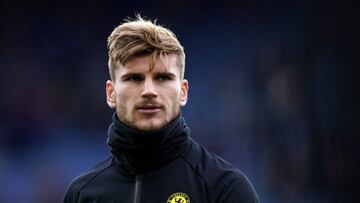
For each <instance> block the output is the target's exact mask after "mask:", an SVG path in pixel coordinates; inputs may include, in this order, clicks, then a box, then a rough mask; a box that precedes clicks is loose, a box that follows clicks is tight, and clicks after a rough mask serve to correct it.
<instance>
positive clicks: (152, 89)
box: [141, 79, 158, 98]
mask: <svg viewBox="0 0 360 203" xmlns="http://www.w3.org/2000/svg"><path fill="white" fill-rule="evenodd" d="M141 96H143V97H148V98H151V97H157V96H158V93H157V90H156V86H155V84H154V82H153V81H152V79H148V80H145V81H144V88H143V91H142V92H141Z"/></svg>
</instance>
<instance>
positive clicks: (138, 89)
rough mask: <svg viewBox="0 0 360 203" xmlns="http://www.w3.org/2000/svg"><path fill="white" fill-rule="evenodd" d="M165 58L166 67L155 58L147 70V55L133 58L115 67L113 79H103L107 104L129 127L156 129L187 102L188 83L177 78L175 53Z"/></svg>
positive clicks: (170, 118) (175, 114)
mask: <svg viewBox="0 0 360 203" xmlns="http://www.w3.org/2000/svg"><path fill="white" fill-rule="evenodd" d="M167 58H168V61H167V64H165V67H164V65H163V64H162V63H161V61H160V59H156V61H155V65H154V68H153V69H152V70H149V67H150V56H142V57H136V58H134V59H132V60H130V61H129V62H128V63H126V64H125V65H124V66H120V67H118V68H117V69H116V70H115V78H114V81H110V80H108V81H107V82H106V94H107V103H108V105H109V106H110V107H111V108H116V113H117V115H118V117H119V119H120V120H121V121H122V122H124V123H125V124H127V125H129V126H130V127H132V128H135V129H138V130H142V131H151V130H157V129H159V128H161V127H163V126H164V125H166V124H167V123H169V122H170V121H171V120H172V119H174V118H175V117H176V116H177V115H178V114H179V111H180V107H181V106H184V105H185V104H186V102H187V92H188V82H187V80H181V79H180V68H179V67H178V65H177V56H176V55H174V54H168V55H167Z"/></svg>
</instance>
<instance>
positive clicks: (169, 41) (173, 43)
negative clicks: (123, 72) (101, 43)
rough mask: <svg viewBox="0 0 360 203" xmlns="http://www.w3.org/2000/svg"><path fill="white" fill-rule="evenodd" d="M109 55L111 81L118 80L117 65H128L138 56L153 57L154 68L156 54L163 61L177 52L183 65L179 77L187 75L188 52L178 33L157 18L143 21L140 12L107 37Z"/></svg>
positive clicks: (178, 63) (151, 63)
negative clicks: (156, 19) (186, 52)
mask: <svg viewBox="0 0 360 203" xmlns="http://www.w3.org/2000/svg"><path fill="white" fill-rule="evenodd" d="M107 46H108V49H109V51H108V54H109V62H108V66H109V72H110V78H111V80H114V79H115V73H114V72H115V69H116V68H117V64H118V63H120V64H121V65H125V64H126V63H127V62H129V61H130V60H131V59H133V58H135V57H139V56H147V55H149V56H151V60H150V69H153V68H154V67H153V66H154V63H155V60H156V58H157V57H159V58H160V59H161V61H162V63H163V64H164V60H166V59H167V57H166V56H167V54H176V55H177V56H178V57H177V65H178V66H179V68H180V78H181V79H183V78H184V72H185V52H184V47H183V46H182V45H181V44H180V42H179V41H178V39H177V38H176V36H175V34H174V33H173V32H172V31H171V30H169V29H167V28H165V27H163V26H160V25H157V24H156V21H154V22H151V21H149V20H144V19H143V18H142V17H141V16H140V15H137V16H136V19H135V20H130V19H127V20H126V21H125V23H123V24H120V25H119V26H118V27H116V28H115V29H114V30H113V32H112V33H111V35H110V36H109V37H108V39H107Z"/></svg>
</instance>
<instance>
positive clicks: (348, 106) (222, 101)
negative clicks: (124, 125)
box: [0, 0, 359, 203]
mask: <svg viewBox="0 0 360 203" xmlns="http://www.w3.org/2000/svg"><path fill="white" fill-rule="evenodd" d="M0 2H1V3H0V68H1V69H0V70H1V71H0V90H1V100H0V102H1V103H0V202H1V203H18V202H28V203H49V202H60V201H61V198H62V195H63V193H64V191H65V189H66V186H67V185H68V183H69V182H70V181H71V180H72V179H73V178H74V177H76V176H77V175H78V174H79V173H81V172H82V171H84V170H85V169H87V168H89V167H90V166H92V165H93V164H95V163H96V162H98V161H100V160H103V159H105V158H106V157H107V156H109V154H110V151H109V147H108V146H107V145H106V138H107V128H108V126H109V124H110V122H111V116H112V113H113V112H112V110H111V109H109V108H108V107H107V105H106V100H105V92H104V90H105V81H106V80H107V79H108V78H109V76H108V68H107V48H106V38H107V36H108V35H109V34H110V33H111V31H112V30H113V28H114V27H115V26H117V25H118V24H120V23H121V22H123V21H122V19H124V18H126V17H128V16H130V17H134V14H135V13H136V12H137V13H140V14H141V15H142V16H145V17H147V18H150V19H158V23H159V24H161V25H164V26H166V27H168V28H170V29H171V30H173V31H174V32H175V33H176V35H177V36H178V38H179V40H180V41H181V43H182V44H183V46H184V47H185V52H186V73H185V77H186V78H187V79H188V80H189V82H190V93H189V94H190V95H189V96H190V99H189V102H188V105H187V106H186V107H185V108H183V115H184V117H185V118H186V120H187V123H188V125H189V126H190V127H191V131H192V137H193V138H194V139H195V140H197V141H198V142H199V143H201V144H202V145H204V146H205V147H207V148H208V149H210V150H212V151H214V152H215V153H217V154H219V155H220V156H222V157H223V158H225V159H226V160H228V161H229V162H231V163H233V164H234V165H236V166H237V167H238V168H240V169H241V170H242V171H243V172H244V173H245V174H246V175H247V176H248V177H249V179H250V180H251V181H252V183H253V185H254V187H255V188H256V190H257V192H258V194H259V196H260V198H261V201H262V202H269V203H278V202H307V203H308V202H310V203H312V202H314V203H317V202H319V203H320V202H321V203H322V202H330V203H332V202H355V200H357V195H358V194H357V190H358V189H356V188H357V186H356V185H357V184H356V183H358V182H357V180H358V178H359V164H358V163H359V162H358V161H359V156H358V155H357V154H358V153H359V150H358V146H357V142H356V141H355V138H356V135H358V132H359V131H358V130H357V126H355V125H356V124H355V123H357V122H356V119H355V109H356V110H357V106H356V104H358V99H357V98H356V97H355V87H354V86H355V85H354V80H355V75H356V74H355V66H358V65H359V61H358V60H357V55H358V51H356V50H358V46H355V41H356V40H358V39H359V37H358V35H356V34H355V27H357V26H356V25H358V21H357V18H356V12H357V11H356V10H355V6H353V5H351V4H348V3H346V2H345V1H325V0H315V1H310V0H305V1H286V0H270V1H269V0H239V1H236V0H223V1H218V2H214V1H190V0H182V1H164V0H160V1H145V0H138V1H132V2H130V1H115V0H112V1H111V0H105V1H102V2H101V3H100V2H96V1H83V0H80V1H73V2H64V1H59V0H55V1H51V2H50V1H17V0H13V1H4V0H2V1H0ZM356 53H357V54H356Z"/></svg>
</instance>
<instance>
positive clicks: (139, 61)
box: [115, 54, 180, 75]
mask: <svg viewBox="0 0 360 203" xmlns="http://www.w3.org/2000/svg"><path fill="white" fill-rule="evenodd" d="M151 60H152V58H151V56H139V57H135V58H133V59H131V60H130V61H129V62H127V63H126V64H125V65H120V66H119V68H117V70H116V71H115V73H116V74H117V75H123V74H126V73H157V72H171V73H173V74H175V75H179V74H180V68H179V66H178V63H177V60H178V56H177V55H175V54H168V55H166V57H164V58H163V60H161V59H160V58H159V57H157V58H156V59H155V61H154V62H153V65H151V64H152V61H151Z"/></svg>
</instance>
